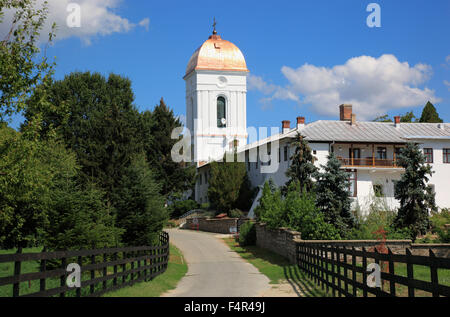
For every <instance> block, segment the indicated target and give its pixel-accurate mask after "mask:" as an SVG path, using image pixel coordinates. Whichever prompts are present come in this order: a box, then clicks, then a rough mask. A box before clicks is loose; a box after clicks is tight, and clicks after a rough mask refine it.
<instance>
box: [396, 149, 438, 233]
mask: <svg viewBox="0 0 450 317" xmlns="http://www.w3.org/2000/svg"><path fill="white" fill-rule="evenodd" d="M397 164H398V165H399V166H401V167H403V168H404V169H405V172H404V173H403V174H402V177H401V179H400V180H399V181H398V182H397V183H395V187H394V190H395V194H394V196H395V198H396V199H398V200H399V201H400V208H399V209H398V213H397V218H396V219H395V222H394V224H395V226H396V228H408V229H410V231H411V232H412V235H413V236H412V238H413V240H415V238H416V237H417V236H418V235H419V234H421V233H425V232H426V230H427V229H428V228H429V226H430V222H429V215H430V213H431V212H436V211H437V207H436V203H435V194H434V192H433V189H432V187H431V186H430V185H428V184H427V182H428V180H429V177H430V176H431V175H432V173H433V172H432V169H431V166H430V165H429V164H425V156H424V155H423V153H422V151H421V150H420V148H419V146H418V145H417V144H414V143H408V144H407V145H406V147H405V148H404V149H403V150H402V151H401V153H400V155H399V156H398V158H397Z"/></svg>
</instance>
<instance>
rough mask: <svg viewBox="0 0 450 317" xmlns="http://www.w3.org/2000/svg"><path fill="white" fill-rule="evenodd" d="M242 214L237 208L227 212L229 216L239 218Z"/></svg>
mask: <svg viewBox="0 0 450 317" xmlns="http://www.w3.org/2000/svg"><path fill="white" fill-rule="evenodd" d="M243 215H244V213H243V212H242V211H240V210H239V209H233V210H230V212H229V213H228V217H230V218H241V217H242V216H243Z"/></svg>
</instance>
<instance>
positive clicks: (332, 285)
mask: <svg viewBox="0 0 450 317" xmlns="http://www.w3.org/2000/svg"><path fill="white" fill-rule="evenodd" d="M334 248H335V247H334V246H331V289H332V290H331V292H332V294H333V297H336V285H335V283H336V276H335V273H334V254H335V253H336V252H335V249H334Z"/></svg>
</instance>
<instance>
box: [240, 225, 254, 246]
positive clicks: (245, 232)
mask: <svg viewBox="0 0 450 317" xmlns="http://www.w3.org/2000/svg"><path fill="white" fill-rule="evenodd" d="M255 244H256V227H255V224H254V223H253V222H251V221H247V222H244V223H243V224H242V225H241V227H240V232H239V245H240V246H247V245H255Z"/></svg>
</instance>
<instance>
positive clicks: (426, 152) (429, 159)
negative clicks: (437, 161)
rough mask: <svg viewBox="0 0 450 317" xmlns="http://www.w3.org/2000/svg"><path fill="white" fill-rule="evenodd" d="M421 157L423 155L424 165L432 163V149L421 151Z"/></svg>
mask: <svg viewBox="0 0 450 317" xmlns="http://www.w3.org/2000/svg"><path fill="white" fill-rule="evenodd" d="M423 155H425V163H433V149H431V148H426V149H423Z"/></svg>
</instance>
